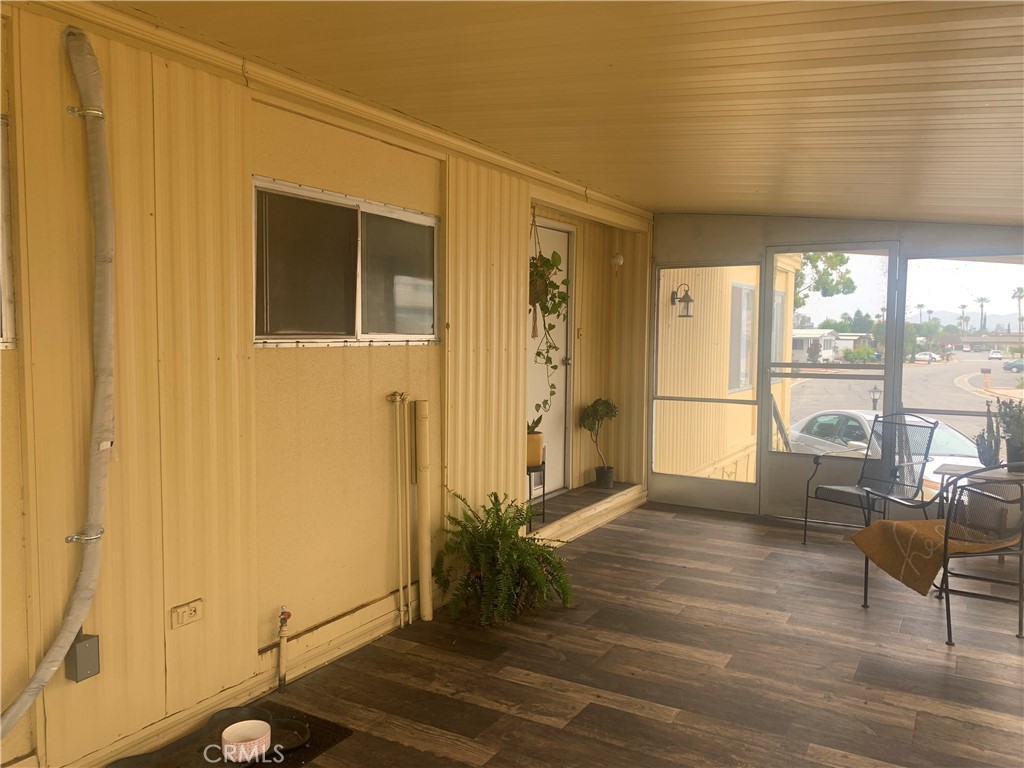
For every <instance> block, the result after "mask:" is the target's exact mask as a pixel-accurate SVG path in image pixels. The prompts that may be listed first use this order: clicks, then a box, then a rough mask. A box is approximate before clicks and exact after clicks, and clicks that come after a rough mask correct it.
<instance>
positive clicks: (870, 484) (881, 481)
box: [803, 413, 939, 544]
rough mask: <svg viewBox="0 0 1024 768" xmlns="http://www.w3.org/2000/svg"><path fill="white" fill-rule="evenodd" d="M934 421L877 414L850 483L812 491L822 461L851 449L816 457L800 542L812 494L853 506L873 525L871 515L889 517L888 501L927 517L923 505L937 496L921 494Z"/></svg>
mask: <svg viewBox="0 0 1024 768" xmlns="http://www.w3.org/2000/svg"><path fill="white" fill-rule="evenodd" d="M938 425H939V423H938V422H937V421H932V420H931V419H926V418H924V417H923V416H918V415H917V414H914V413H892V414H888V415H884V416H883V415H879V414H876V415H875V418H874V421H872V423H871V434H870V436H869V437H868V444H867V448H866V449H865V451H864V461H863V463H862V464H861V469H860V477H859V478H858V479H857V482H856V484H854V485H819V486H816V487H815V488H814V491H813V492H812V491H811V485H812V484H813V483H814V478H815V476H816V475H817V474H818V470H819V469H821V465H822V462H823V461H824V460H825V459H827V458H835V457H836V456H837V454H839V453H842V454H845V455H847V456H849V449H848V450H846V451H840V452H836V453H824V454H821V455H818V456H815V457H814V472H812V473H811V476H810V477H809V478H807V497H806V499H805V500H804V538H803V543H804V544H806V543H807V521H808V518H809V514H810V503H811V499H817V500H819V501H827V502H830V503H832V504H841V505H843V506H847V507H856V508H857V509H859V510H861V512H862V514H863V516H864V525H865V526H868V525H871V517H872V515H873V514H876V513H877V514H878V515H879V516H880V517H881V518H883V519H885V518H888V516H889V506H890V505H891V504H897V505H899V506H901V507H906V508H910V509H920V510H921V511H922V512H923V513H924V517H925V519H927V517H928V512H927V507H928V505H929V504H931V503H932V502H933V501H935V497H934V496H933V497H931V498H927V499H926V498H924V497H923V494H922V492H921V488H922V485H923V483H924V468H925V464H927V463H928V458H929V454H930V453H931V448H932V437H933V436H934V434H935V429H936V427H938Z"/></svg>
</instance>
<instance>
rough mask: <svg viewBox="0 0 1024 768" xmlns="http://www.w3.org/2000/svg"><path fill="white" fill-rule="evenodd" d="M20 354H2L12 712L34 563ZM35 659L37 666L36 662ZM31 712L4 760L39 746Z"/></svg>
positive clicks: (1, 599) (20, 678) (1, 576)
mask: <svg viewBox="0 0 1024 768" xmlns="http://www.w3.org/2000/svg"><path fill="white" fill-rule="evenodd" d="M18 366H19V360H18V351H17V350H13V349H12V350H6V349H5V350H0V426H2V429H0V457H2V459H3V461H2V463H0V509H2V511H3V518H2V520H0V545H2V550H0V589H2V590H3V591H2V593H0V606H3V614H2V616H0V647H2V648H3V653H2V654H0V662H2V664H3V666H2V678H0V679H2V680H3V686H2V699H0V706H2V708H3V709H7V707H9V706H10V704H11V702H12V701H14V697H15V696H17V695H18V693H20V692H21V689H22V687H24V685H25V683H27V682H28V678H29V676H30V675H31V674H32V670H31V668H30V667H29V663H30V659H29V634H28V559H27V552H26V550H25V536H26V533H27V532H26V530H25V525H26V519H25V510H24V506H25V505H24V495H23V494H24V486H23V483H22V469H23V468H22V462H21V440H22V430H21V406H22V403H21V392H20V391H19V390H20V387H19V381H18V377H19V370H18ZM31 661H32V662H33V663H34V661H35V658H32V659H31ZM32 726H33V718H32V717H31V713H30V714H29V715H26V716H25V717H23V718H22V720H21V722H20V723H18V725H17V727H16V728H15V729H14V730H13V731H12V732H11V733H9V734H8V735H7V737H6V738H5V739H4V740H3V745H2V750H0V751H2V752H3V755H4V759H5V760H6V759H9V758H13V757H18V756H21V755H27V754H29V753H30V752H32V751H33V749H34V748H35V733H34V729H33V727H32Z"/></svg>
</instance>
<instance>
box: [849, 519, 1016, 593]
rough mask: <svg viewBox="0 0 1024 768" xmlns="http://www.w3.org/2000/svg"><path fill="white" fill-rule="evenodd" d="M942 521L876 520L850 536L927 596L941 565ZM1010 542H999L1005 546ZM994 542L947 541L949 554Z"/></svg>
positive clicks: (884, 567)
mask: <svg viewBox="0 0 1024 768" xmlns="http://www.w3.org/2000/svg"><path fill="white" fill-rule="evenodd" d="M945 535H946V521H945V520H876V521H875V522H873V523H872V524H871V525H870V526H868V527H867V528H862V529H861V530H859V531H857V532H856V533H855V534H853V536H851V537H850V539H851V540H852V541H853V543H854V544H856V545H857V546H858V547H859V548H860V551H861V552H863V553H864V554H865V555H867V557H868V559H869V560H870V561H871V562H873V563H874V564H875V565H877V566H878V567H879V568H881V569H882V570H883V571H885V572H886V573H888V574H889V575H890V576H892V577H893V578H895V579H897V580H898V581H900V582H902V583H903V584H906V585H907V586H908V587H910V588H911V589H913V590H915V591H917V592H920V593H921V594H922V595H927V594H928V590H929V589H931V586H932V584H934V583H935V577H936V576H937V575H938V573H939V570H940V569H941V568H942V540H943V538H944V537H945ZM1013 543H1016V540H1013V541H1003V542H1000V544H1001V545H1003V546H1006V545H1009V544H1013ZM997 546H998V545H996V544H995V543H994V542H985V543H977V544H974V543H968V542H963V541H955V540H953V541H950V543H949V547H950V552H951V554H957V553H960V552H986V551H989V550H992V549H994V548H996V547H997Z"/></svg>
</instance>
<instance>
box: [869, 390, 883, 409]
mask: <svg viewBox="0 0 1024 768" xmlns="http://www.w3.org/2000/svg"><path fill="white" fill-rule="evenodd" d="M868 394H869V395H871V410H873V411H877V410H878V398H880V397H881V396H882V390H880V389H879V388H878V385H877V384H875V385H874V386H873V387H871V389H869V390H868Z"/></svg>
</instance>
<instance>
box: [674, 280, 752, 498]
mask: <svg viewBox="0 0 1024 768" xmlns="http://www.w3.org/2000/svg"><path fill="white" fill-rule="evenodd" d="M758 274H759V270H758V268H757V267H756V266H749V267H706V268H701V267H696V268H686V269H664V270H662V271H661V272H660V280H659V286H658V290H657V297H656V301H657V302H658V310H659V311H658V370H657V383H656V394H658V395H662V396H677V397H708V398H722V399H727V400H752V399H754V397H755V395H756V386H757V377H756V373H757V371H756V363H755V364H753V365H752V366H751V370H750V373H751V385H750V386H749V387H745V388H743V389H740V390H737V391H735V392H730V391H729V356H730V346H731V344H732V343H733V340H732V339H731V319H730V318H731V308H732V287H733V285H734V284H741V285H745V286H751V287H753V288H754V290H755V292H756V291H757V288H758ZM680 283H686V284H688V285H689V287H690V294H691V296H692V297H693V299H694V313H693V314H694V316H693V317H692V318H690V319H687V320H684V319H682V318H679V317H677V315H676V312H675V310H674V308H673V307H672V306H671V305H670V299H671V294H672V291H673V290H675V289H676V288H677V287H678V285H679V284H680ZM755 295H756V294H755ZM755 313H756V303H755ZM757 343H758V332H757V322H756V318H755V321H754V327H753V336H752V338H751V340H750V344H751V345H752V349H753V350H756V349H757ZM755 419H756V409H755V408H754V407H752V406H744V405H727V404H716V403H668V402H659V403H658V404H657V405H656V408H655V421H654V435H655V450H654V455H655V464H654V468H655V471H657V472H664V473H672V474H686V475H696V476H700V477H718V478H723V477H724V478H725V479H731V480H743V481H747V482H752V481H753V480H754V471H755V469H754V462H753V461H752V452H753V450H754V444H755V440H754V436H755V435H756V423H755ZM695 438H697V439H695Z"/></svg>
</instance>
